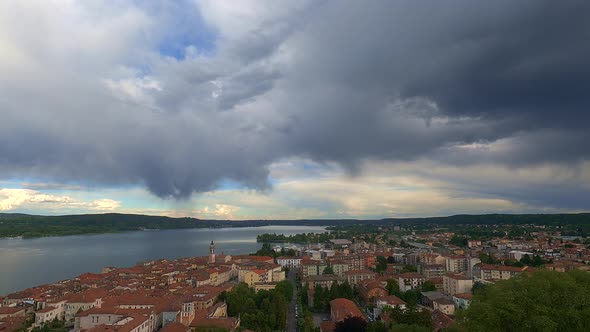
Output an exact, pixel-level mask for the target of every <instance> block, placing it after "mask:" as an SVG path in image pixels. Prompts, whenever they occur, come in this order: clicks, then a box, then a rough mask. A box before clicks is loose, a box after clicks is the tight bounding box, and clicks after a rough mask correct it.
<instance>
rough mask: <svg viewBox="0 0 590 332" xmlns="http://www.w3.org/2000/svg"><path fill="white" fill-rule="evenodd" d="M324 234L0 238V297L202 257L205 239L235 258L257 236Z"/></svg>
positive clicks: (192, 232)
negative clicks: (145, 264) (107, 270)
mask: <svg viewBox="0 0 590 332" xmlns="http://www.w3.org/2000/svg"><path fill="white" fill-rule="evenodd" d="M324 231H325V228H324V227H319V226H264V227H243V228H217V229H208V228H207V229H202V228H201V229H189V230H186V229H184V230H176V229H175V230H162V231H146V232H141V231H138V232H128V233H121V234H101V235H80V236H67V237H47V238H39V239H0V295H1V294H7V293H9V292H14V291H17V290H22V289H25V288H27V287H31V286H35V285H40V284H43V283H50V282H55V281H58V280H63V279H68V278H72V277H75V276H77V275H79V274H82V273H84V272H100V270H101V268H103V267H105V266H119V267H123V266H131V265H134V264H135V263H137V262H140V261H145V260H151V259H158V258H168V259H175V258H179V257H188V256H206V255H207V254H208V250H209V243H210V242H211V240H214V241H215V243H216V246H215V248H216V251H217V252H219V253H221V252H224V253H226V254H233V255H236V254H247V253H251V252H254V251H256V250H258V248H259V247H260V244H258V243H256V235H258V234H263V233H277V234H285V235H291V234H297V233H309V232H314V233H320V232H324Z"/></svg>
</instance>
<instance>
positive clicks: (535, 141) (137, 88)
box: [0, 1, 590, 197]
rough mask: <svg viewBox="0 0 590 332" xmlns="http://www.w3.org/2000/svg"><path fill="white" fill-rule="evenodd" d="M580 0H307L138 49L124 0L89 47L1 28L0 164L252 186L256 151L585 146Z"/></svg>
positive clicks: (90, 176) (139, 21) (277, 155)
mask: <svg viewBox="0 0 590 332" xmlns="http://www.w3.org/2000/svg"><path fill="white" fill-rule="evenodd" d="M309 8H312V9H313V10H309ZM192 9H195V8H192ZM195 10H196V9H195ZM25 12H26V11H25ZM140 12H141V11H140ZM176 12H180V11H178V10H177V9H175V13H176ZM588 13H590V3H588V2H583V1H579V2H578V1H572V2H551V1H519V2H514V1H493V2H475V1H445V2H442V1H431V2H410V1H349V2H345V1H334V2H320V3H318V4H317V5H314V6H309V7H306V9H305V10H298V11H294V12H293V13H292V16H289V17H284V16H277V17H270V18H264V17H263V18H261V19H260V21H261V23H260V24H259V25H257V26H254V27H248V29H249V30H247V31H249V32H247V33H246V34H245V35H244V34H243V33H240V34H238V35H236V36H224V35H223V31H225V30H223V29H219V30H220V31H221V32H219V33H217V30H215V28H214V27H213V28H211V31H216V33H214V34H212V35H215V36H220V37H219V38H222V40H220V41H218V42H215V43H210V44H212V45H216V47H217V49H215V50H213V51H210V52H206V55H205V56H202V55H200V56H199V55H197V56H188V55H187V56H186V57H185V58H183V57H181V56H179V57H177V58H178V59H166V58H161V57H159V56H158V55H155V54H153V53H150V52H149V49H148V50H146V49H145V48H146V46H145V45H146V44H147V45H148V46H149V45H154V44H155V45H156V47H157V45H160V44H158V43H157V42H154V41H153V40H152V38H151V37H150V38H148V37H146V35H149V34H146V33H145V31H151V30H154V29H156V30H157V29H165V27H162V26H158V25H157V24H155V23H157V22H158V21H157V17H156V19H154V21H155V23H154V22H148V21H149V20H148V19H146V18H144V17H143V16H142V15H141V13H139V14H138V13H137V12H136V11H131V12H130V13H126V12H122V13H120V12H117V13H110V14H109V15H114V16H117V15H120V17H119V16H117V19H113V20H111V21H114V22H118V20H119V19H120V20H121V21H122V23H120V24H118V25H116V27H117V29H115V30H114V31H117V33H116V34H111V35H109V36H110V38H105V39H104V40H102V39H101V40H99V42H100V43H96V42H94V41H93V42H92V43H89V44H90V45H91V46H89V47H93V48H91V52H85V53H81V52H79V51H78V49H77V48H76V47H78V46H76V47H74V46H71V48H67V47H64V50H61V49H59V47H60V46H58V45H61V44H66V45H69V44H67V43H68V42H69V41H68V40H66V41H60V40H58V42H56V43H55V44H43V45H41V46H40V47H38V45H37V44H36V43H35V41H36V40H37V38H38V37H37V35H38V34H37V33H36V31H31V32H26V31H25V32H23V31H20V32H19V33H18V34H16V35H15V36H13V37H14V38H13V39H12V40H11V41H9V44H8V45H9V46H11V45H10V42H14V43H15V44H17V46H18V47H15V48H14V49H17V50H19V52H20V53H18V52H15V53H14V54H25V55H26V56H25V55H17V56H16V57H15V59H17V60H18V61H22V64H21V63H17V64H12V63H8V62H7V63H6V64H5V66H2V67H0V70H2V71H3V74H4V75H2V77H0V112H1V113H0V114H1V121H0V172H1V173H0V174H2V177H31V178H39V179H41V180H42V181H43V182H54V181H59V182H65V183H68V182H76V183H80V182H83V184H86V183H88V184H94V185H97V184H98V185H119V184H140V185H145V186H146V187H147V188H148V189H149V190H150V191H151V192H153V193H154V194H156V195H158V196H161V197H188V196H189V195H190V194H191V193H193V192H204V191H209V190H212V189H215V188H216V186H217V185H218V184H219V182H220V181H222V180H224V179H232V180H235V181H237V182H240V183H242V184H244V185H245V186H248V187H252V188H257V189H266V188H268V187H269V184H268V181H267V174H268V170H267V167H268V165H269V164H270V163H272V162H273V161H276V160H279V159H281V158H285V157H292V156H305V157H310V158H312V159H314V160H317V161H336V162H339V163H342V164H343V165H345V166H347V167H348V168H349V169H350V170H352V171H358V170H359V165H360V162H361V161H362V160H364V159H366V158H374V159H384V160H416V159H424V158H431V159H434V160H437V161H440V162H443V163H455V164H467V163H492V164H493V163H499V164H508V165H526V164H535V163H543V162H565V163H569V162H576V161H581V160H587V159H588V154H589V152H590V149H589V148H588V144H587V143H586V142H587V141H588V139H589V137H588V134H587V131H588V129H589V128H588V120H589V115H588V107H589V106H590V93H588V92H587V91H586V90H587V87H588V86H590V66H588V59H589V58H590V43H588V42H587V41H588V40H589V37H590V16H589V15H590V14H588ZM202 15H203V17H204V15H206V12H203V13H202ZM271 16H272V15H271ZM165 17H166V19H165V20H164V21H165V22H169V20H170V17H169V16H166V15H165ZM199 17H200V16H199ZM31 20H32V21H36V20H34V19H31ZM204 20H205V21H207V18H206V17H204ZM4 21H6V20H4ZM25 21H26V18H25ZM107 21H108V20H107ZM111 21H108V22H111ZM93 22H94V21H93ZM97 22H98V23H102V22H104V21H102V20H97ZM179 22H183V21H182V20H179ZM230 22H231V20H230ZM98 23H97V24H98ZM231 23H232V24H235V22H231ZM43 28H45V29H46V30H48V31H51V32H55V29H53V30H52V29H49V28H48V27H40V29H43ZM92 28H93V26H90V27H86V30H84V29H80V31H82V32H79V33H80V35H75V36H73V37H71V36H68V38H69V39H72V40H73V41H74V42H75V43H74V44H73V45H78V44H79V41H84V40H86V39H87V38H90V37H92V36H96V35H99V36H100V34H96V33H94V34H92V32H93V31H92ZM3 30H4V31H8V30H9V29H3ZM87 30H89V32H87ZM181 30H182V31H185V30H186V29H181ZM175 31H178V29H176V30H175ZM58 32H59V30H58ZM160 35H163V36H169V35H170V34H166V33H161V34H160ZM172 35H173V34H172ZM56 38H57V37H56ZM76 38H77V39H76ZM60 43H61V44H60ZM1 45H2V44H0V46H1ZM37 47H38V48H40V49H41V51H38V50H37ZM54 48H55V49H54ZM12 49H13V48H9V50H12ZM72 50H73V51H72ZM197 50H198V47H197ZM21 51H22V52H21ZM27 52H28V53H27ZM68 52H71V53H68ZM209 53H210V54H209ZM63 59H67V60H68V61H66V60H63ZM179 59H180V60H179ZM15 61H16V60H15ZM18 61H17V62H18ZM134 61H136V62H137V63H136V64H135V67H134V66H133V64H134ZM121 64H125V65H128V67H129V68H132V69H133V70H131V69H129V68H126V69H125V70H121V69H120V68H119V67H120V66H121ZM129 64H131V65H129ZM137 68H139V69H137ZM134 70H135V71H136V72H134ZM144 71H145V72H146V73H143V72H144ZM130 72H131V73H130ZM474 143H476V144H482V145H486V144H488V143H492V145H491V146H488V147H486V148H482V149H468V148H464V146H465V145H470V144H474ZM500 143H501V144H500ZM494 144H496V145H494ZM498 147H499V148H498Z"/></svg>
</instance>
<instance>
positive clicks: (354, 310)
mask: <svg viewBox="0 0 590 332" xmlns="http://www.w3.org/2000/svg"><path fill="white" fill-rule="evenodd" d="M330 308H331V310H332V315H333V317H332V318H333V320H334V321H336V322H339V321H342V320H344V319H345V318H346V317H361V318H363V319H364V318H365V317H364V316H363V313H362V312H361V311H360V309H359V308H358V307H357V306H356V304H354V302H352V301H351V300H348V299H343V298H339V299H335V300H332V301H330Z"/></svg>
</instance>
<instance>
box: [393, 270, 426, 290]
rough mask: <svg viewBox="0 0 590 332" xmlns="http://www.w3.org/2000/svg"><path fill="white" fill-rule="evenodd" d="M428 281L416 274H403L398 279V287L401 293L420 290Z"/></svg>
mask: <svg viewBox="0 0 590 332" xmlns="http://www.w3.org/2000/svg"><path fill="white" fill-rule="evenodd" d="M424 281H426V278H424V276H423V275H421V274H420V273H416V272H408V273H402V274H400V275H399V277H398V286H399V290H400V291H401V292H407V291H409V290H411V289H419V288H420V287H422V285H423V284H424Z"/></svg>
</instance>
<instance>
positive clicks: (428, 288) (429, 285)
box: [422, 280, 436, 292]
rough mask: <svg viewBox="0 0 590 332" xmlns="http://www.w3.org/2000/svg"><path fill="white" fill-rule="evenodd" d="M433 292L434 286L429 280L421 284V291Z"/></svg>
mask: <svg viewBox="0 0 590 332" xmlns="http://www.w3.org/2000/svg"><path fill="white" fill-rule="evenodd" d="M435 290H436V286H435V285H434V283H432V281H430V280H427V281H425V282H424V283H423V284H422V291H423V292H433V291H435Z"/></svg>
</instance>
